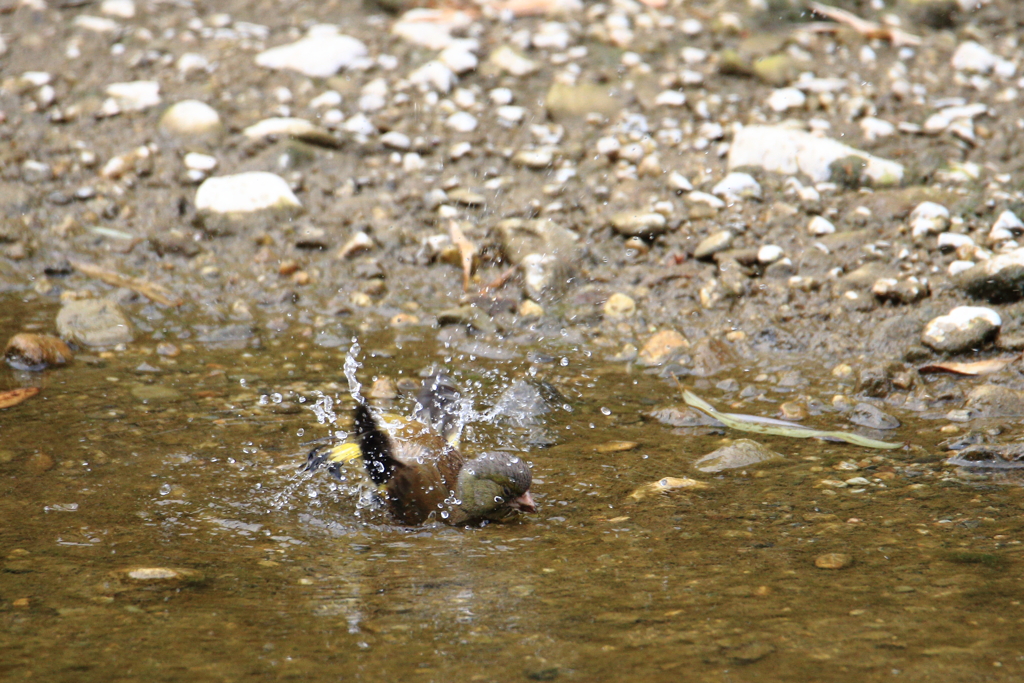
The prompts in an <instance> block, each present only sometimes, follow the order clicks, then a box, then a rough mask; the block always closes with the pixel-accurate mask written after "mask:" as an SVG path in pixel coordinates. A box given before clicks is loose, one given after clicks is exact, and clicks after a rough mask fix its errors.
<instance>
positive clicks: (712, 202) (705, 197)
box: [686, 190, 725, 211]
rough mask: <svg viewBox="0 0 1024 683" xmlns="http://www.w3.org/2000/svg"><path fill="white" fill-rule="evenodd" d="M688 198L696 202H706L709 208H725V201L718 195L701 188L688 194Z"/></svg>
mask: <svg viewBox="0 0 1024 683" xmlns="http://www.w3.org/2000/svg"><path fill="white" fill-rule="evenodd" d="M686 200H687V201H688V202H691V203H695V204H704V205H705V206H707V207H708V208H711V209H714V210H716V211H717V210H719V209H724V208H725V202H723V201H722V200H721V199H719V198H718V197H716V196H715V195H713V194H708V193H707V192H701V191H700V190H694V191H693V192H690V193H689V194H687V195H686Z"/></svg>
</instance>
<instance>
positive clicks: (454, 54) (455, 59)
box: [437, 40, 480, 75]
mask: <svg viewBox="0 0 1024 683" xmlns="http://www.w3.org/2000/svg"><path fill="white" fill-rule="evenodd" d="M478 47H479V45H478V43H477V42H476V41H475V40H473V41H467V40H460V41H457V42H454V43H452V44H451V45H449V46H448V47H446V48H445V49H443V50H441V54H439V55H438V56H437V59H438V61H439V62H441V63H442V64H444V65H445V66H447V67H448V68H449V69H451V70H452V73H455V74H457V75H462V74H465V73H469V72H470V71H473V70H474V69H476V67H477V65H478V64H479V63H480V60H478V59H477V58H476V55H475V54H473V51H474V50H476V49H477V48H478Z"/></svg>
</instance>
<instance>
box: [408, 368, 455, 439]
mask: <svg viewBox="0 0 1024 683" xmlns="http://www.w3.org/2000/svg"><path fill="white" fill-rule="evenodd" d="M460 398H461V394H459V389H458V387H456V386H455V383H454V382H452V379H451V378H450V377H449V376H448V375H447V374H445V372H444V371H441V372H438V373H436V374H433V375H431V376H430V377H428V378H427V379H425V380H423V388H421V389H420V391H419V393H418V394H417V395H416V411H415V412H414V413H413V417H415V418H416V419H417V420H419V421H420V422H424V423H426V424H429V425H430V426H432V427H433V428H434V429H435V430H437V432H438V433H439V434H441V435H442V436H444V438H445V439H448V440H449V441H450V440H451V438H452V436H453V435H454V436H456V438H457V437H458V434H457V432H458V431H460V427H461V425H460V424H459V415H458V409H459V399H460Z"/></svg>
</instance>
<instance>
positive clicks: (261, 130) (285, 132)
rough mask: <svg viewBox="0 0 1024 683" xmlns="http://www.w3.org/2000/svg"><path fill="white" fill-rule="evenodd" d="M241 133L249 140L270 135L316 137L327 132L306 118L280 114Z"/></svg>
mask: <svg viewBox="0 0 1024 683" xmlns="http://www.w3.org/2000/svg"><path fill="white" fill-rule="evenodd" d="M242 135H244V136H245V137H247V138H249V139H250V140H261V139H263V138H268V137H271V136H279V137H284V136H289V137H293V138H313V139H316V138H320V137H322V136H324V135H327V133H326V131H324V130H323V129H322V128H320V126H317V125H316V124H314V123H312V122H310V121H307V120H306V119H300V118H296V117H290V116H281V117H273V118H269V119H263V120H262V121H260V122H258V123H255V124H253V125H251V126H249V127H248V128H246V129H245V130H243V131H242ZM328 137H329V136H328Z"/></svg>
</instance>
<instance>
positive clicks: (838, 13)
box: [808, 2, 921, 47]
mask: <svg viewBox="0 0 1024 683" xmlns="http://www.w3.org/2000/svg"><path fill="white" fill-rule="evenodd" d="M808 7H810V8H811V11H812V12H814V13H815V14H820V15H821V16H823V17H827V18H829V19H831V20H832V21H835V22H837V23H839V24H845V25H846V26H849V27H850V28H852V29H853V30H854V31H856V32H857V33H859V34H861V35H862V36H864V37H865V38H868V39H873V38H878V39H879V40H888V41H889V42H890V43H892V44H893V45H894V46H895V47H903V46H904V45H909V46H916V45H920V44H921V39H920V38H919V37H918V36H915V35H913V34H911V33H907V32H906V31H904V30H902V29H898V28H896V27H894V26H883V25H882V24H879V23H878V22H876V21H868V20H867V19H861V18H860V17H858V16H857V15H856V14H854V13H853V12H847V11H846V10H844V9H839V8H838V7H830V6H829V5H822V4H821V3H820V2H811V3H808ZM816 28H817V29H818V30H821V31H828V30H830V29H829V28H828V25H827V24H826V25H819V26H818V27H816ZM832 30H834V29H832Z"/></svg>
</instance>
